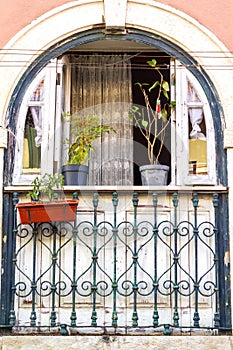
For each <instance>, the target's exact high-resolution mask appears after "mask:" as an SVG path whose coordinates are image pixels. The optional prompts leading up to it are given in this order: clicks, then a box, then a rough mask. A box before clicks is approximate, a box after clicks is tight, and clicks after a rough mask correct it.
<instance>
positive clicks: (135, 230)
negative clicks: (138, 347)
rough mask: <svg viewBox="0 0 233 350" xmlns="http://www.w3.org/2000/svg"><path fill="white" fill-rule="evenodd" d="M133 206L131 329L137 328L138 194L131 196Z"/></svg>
mask: <svg viewBox="0 0 233 350" xmlns="http://www.w3.org/2000/svg"><path fill="white" fill-rule="evenodd" d="M133 206H134V225H133V271H134V280H133V316H132V321H133V322H132V325H133V327H137V326H138V313H137V292H138V284H137V261H138V252H137V234H138V226H137V207H138V194H137V193H134V194H133Z"/></svg>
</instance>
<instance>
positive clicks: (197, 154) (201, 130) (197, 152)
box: [187, 80, 207, 175]
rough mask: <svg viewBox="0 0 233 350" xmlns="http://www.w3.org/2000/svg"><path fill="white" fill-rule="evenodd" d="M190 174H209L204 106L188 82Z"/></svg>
mask: <svg viewBox="0 0 233 350" xmlns="http://www.w3.org/2000/svg"><path fill="white" fill-rule="evenodd" d="M187 91H188V92H187V94H188V96H187V103H188V118H189V174H194V175H203V174H207V147H206V146H207V145H206V125H205V115H204V110H203V104H202V101H201V99H200V97H199V96H198V93H197V91H196V90H195V88H194V86H193V84H192V83H191V82H190V81H189V80H188V90H187Z"/></svg>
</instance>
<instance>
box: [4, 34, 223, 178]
mask: <svg viewBox="0 0 233 350" xmlns="http://www.w3.org/2000/svg"><path fill="white" fill-rule="evenodd" d="M85 34H86V35H85V40H86V41H85V42H89V40H90V41H93V40H94V37H93V36H92V35H91V36H90V37H91V38H90V39H89V38H88V35H87V33H85ZM82 35H83V34H82V33H80V34H79V35H78V38H77V36H76V37H75V39H74V40H73V41H69V42H68V43H67V42H66V43H65V44H64V45H62V44H61V46H60V47H59V49H58V47H57V46H56V50H57V51H56V55H57V53H58V52H61V53H64V52H67V49H70V48H72V47H74V46H75V45H79V44H80V42H82V43H83V40H82ZM95 35H96V37H95V39H96V38H97V37H98V39H99V40H102V39H103V40H104V39H105V36H104V35H103V34H100V33H99V34H97V33H96V31H95ZM124 40H129V41H132V42H135V41H139V42H142V43H145V42H146V43H147V44H149V45H150V46H153V47H154V46H155V45H156V47H157V49H158V48H160V49H161V48H162V49H163V50H165V52H169V54H171V55H172V56H174V57H177V58H179V60H180V61H181V62H182V64H184V65H189V66H191V70H192V73H193V75H194V76H196V79H197V81H199V82H200V85H201V86H202V89H203V91H204V93H205V94H206V96H207V98H208V101H212V102H211V104H210V106H209V107H210V110H211V114H212V117H213V125H214V129H215V131H216V133H215V141H217V142H215V144H216V151H217V152H220V153H221V154H222V156H220V157H216V165H217V166H216V169H217V172H218V173H217V177H218V180H216V181H217V182H218V183H223V184H224V183H225V182H226V174H225V167H224V164H225V154H224V152H223V148H222V133H221V132H220V130H221V120H220V113H221V110H220V109H221V107H220V106H219V104H218V97H217V95H216V91H215V89H214V86H213V84H212V83H211V81H210V80H209V78H208V76H207V75H206V73H205V72H204V71H202V70H201V69H198V70H195V69H193V67H195V65H196V62H195V61H194V60H193V59H192V58H191V57H189V56H188V55H187V54H186V53H182V54H181V50H180V48H178V47H176V46H175V45H174V44H171V43H169V42H167V41H166V40H164V39H162V38H161V37H159V38H158V37H156V36H154V35H150V36H148V33H145V32H143V31H138V30H134V32H133V33H130V34H127V35H126V36H125V37H124ZM54 49H55V48H51V50H50V52H49V56H48V57H47V59H49V58H50V57H51V53H52V52H53V50H54ZM47 59H46V60H45V58H44V56H43V64H44V65H45V64H46V62H47ZM38 64H39V65H40V68H41V64H42V62H40V60H38ZM38 67H39V66H38ZM29 71H30V76H31V75H32V74H33V73H34V74H35V71H36V67H35V65H34V66H33V69H31V68H29ZM25 78H26V77H24V78H23V79H22V82H23V84H22V85H21V84H19V85H18V86H17V88H16V90H15V96H18V97H19V96H22V94H23V91H24V89H23V86H25V84H26V80H25ZM18 101H19V98H16V99H15V103H16V102H18ZM15 103H13V104H10V107H9V116H10V119H11V118H14V116H15V115H16V114H15V112H16V113H17V108H18V107H17V105H16V106H15ZM13 106H14V108H13ZM12 109H13V113H11V111H12ZM10 124H11V122H10ZM8 155H9V159H10V162H9V166H10V167H12V166H13V160H14V156H13V153H12V152H11V151H9V152H8Z"/></svg>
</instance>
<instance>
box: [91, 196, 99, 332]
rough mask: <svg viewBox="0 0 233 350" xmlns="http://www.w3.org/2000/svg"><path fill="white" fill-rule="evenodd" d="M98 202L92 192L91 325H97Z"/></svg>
mask: <svg viewBox="0 0 233 350" xmlns="http://www.w3.org/2000/svg"><path fill="white" fill-rule="evenodd" d="M98 203H99V196H98V193H94V195H93V207H94V225H93V256H92V260H93V282H92V297H93V305H92V315H91V320H92V321H91V325H92V326H97V311H96V292H97V284H96V264H97V259H98V256H97V246H96V244H97V232H98V227H97V207H98Z"/></svg>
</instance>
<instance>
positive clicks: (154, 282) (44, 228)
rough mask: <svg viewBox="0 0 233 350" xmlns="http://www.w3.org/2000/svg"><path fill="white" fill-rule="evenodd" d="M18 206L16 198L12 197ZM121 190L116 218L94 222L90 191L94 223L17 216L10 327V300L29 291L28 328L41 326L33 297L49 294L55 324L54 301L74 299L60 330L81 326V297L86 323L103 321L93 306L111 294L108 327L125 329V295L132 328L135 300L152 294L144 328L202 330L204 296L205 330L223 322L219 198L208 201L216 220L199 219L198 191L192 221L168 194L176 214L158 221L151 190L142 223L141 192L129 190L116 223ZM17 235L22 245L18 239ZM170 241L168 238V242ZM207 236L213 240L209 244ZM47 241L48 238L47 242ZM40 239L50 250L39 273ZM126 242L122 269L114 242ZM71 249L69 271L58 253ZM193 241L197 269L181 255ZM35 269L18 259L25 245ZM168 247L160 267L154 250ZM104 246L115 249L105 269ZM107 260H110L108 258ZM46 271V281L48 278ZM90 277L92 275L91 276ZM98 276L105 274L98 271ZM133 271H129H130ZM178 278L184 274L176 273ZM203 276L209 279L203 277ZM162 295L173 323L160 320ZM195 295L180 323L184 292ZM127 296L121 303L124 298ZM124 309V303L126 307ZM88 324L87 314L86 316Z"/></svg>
mask: <svg viewBox="0 0 233 350" xmlns="http://www.w3.org/2000/svg"><path fill="white" fill-rule="evenodd" d="M14 198H15V204H16V203H17V196H15V197H14ZM118 202H119V198H118V194H117V193H116V192H114V193H113V196H112V205H113V220H112V222H109V221H105V220H102V221H98V205H99V196H98V194H97V193H95V194H94V196H93V221H92V220H90V221H89V220H88V221H79V222H78V221H77V219H76V220H75V222H74V223H71V222H69V223H67V222H60V223H38V224H32V225H27V226H25V225H21V224H17V222H16V211H14V217H15V227H14V230H13V232H14V235H15V243H14V253H13V258H12V266H14V269H15V271H16V274H17V279H15V277H14V276H12V286H11V296H12V297H11V312H10V323H11V325H12V326H13V325H14V324H15V322H16V318H15V309H14V302H15V300H16V298H17V299H19V300H20V299H21V300H22V299H25V298H26V297H30V300H31V316H30V321H29V322H30V326H31V327H36V326H38V322H37V313H38V305H37V302H38V301H36V299H38V297H39V299H40V300H41V303H42V304H43V303H44V301H45V303H48V300H50V305H49V308H50V310H51V313H50V325H48V324H47V325H45V326H51V327H55V326H58V325H59V322H58V319H57V314H56V310H57V308H58V307H59V303H60V302H58V300H65V298H67V297H69V296H70V297H71V317H70V320H69V319H67V320H66V321H65V322H62V327H61V332H62V333H63V332H66V331H67V330H66V326H71V327H78V326H79V319H78V314H77V311H78V303H80V302H82V301H83V302H84V303H85V300H89V298H90V297H91V299H92V302H91V308H92V310H90V311H91V314H90V320H89V327H90V326H91V327H97V326H101V327H104V326H105V325H104V324H101V323H100V322H101V321H98V320H99V317H98V308H99V306H98V305H99V304H98V303H100V302H101V300H102V302H103V303H104V302H105V300H109V299H108V298H109V297H111V300H112V303H111V305H112V307H111V309H112V312H111V326H112V327H115V328H116V329H117V328H118V327H122V324H119V317H118V316H119V315H118V311H119V304H118V300H119V298H124V299H125V300H126V301H127V302H128V301H131V304H132V319H131V323H129V324H127V325H124V327H126V328H127V327H133V328H137V327H140V326H141V323H140V321H141V319H140V313H139V298H145V299H147V298H148V297H150V296H151V297H152V300H153V302H152V304H153V310H151V318H150V319H148V324H147V325H146V326H145V327H154V328H155V329H156V328H159V327H163V328H164V334H171V331H172V329H173V328H185V327H189V328H201V326H200V322H201V321H202V320H201V317H200V313H199V299H200V297H202V298H203V297H204V298H206V299H207V300H208V299H211V300H212V299H214V301H215V303H214V310H213V315H212V321H213V323H210V324H209V325H208V327H209V328H210V329H212V328H215V329H219V328H221V326H222V324H221V317H220V315H221V312H220V303H219V280H220V279H221V278H220V276H219V248H220V247H219V245H218V240H219V228H218V223H219V214H218V211H219V198H218V196H217V195H214V197H213V207H214V214H215V219H214V222H207V221H204V222H200V219H199V217H198V206H199V198H198V195H197V194H196V193H195V194H194V195H193V198H192V202H193V213H194V214H193V221H192V222H191V221H179V220H178V210H179V198H178V195H177V193H175V194H174V195H173V198H172V203H173V218H172V220H171V221H169V220H163V221H158V206H159V204H158V203H159V201H158V195H157V194H153V196H152V207H153V215H152V221H153V222H151V221H148V220H143V221H139V220H138V219H139V214H138V205H139V196H138V194H137V193H134V194H133V198H132V207H133V220H132V222H131V221H121V222H119V223H118V213H117V208H118ZM17 241H20V246H17V244H16V242H17ZM168 241H170V243H169V244H168ZM210 241H212V243H213V244H211V245H210V243H209V242H210ZM49 242H50V243H49ZM38 244H40V245H41V247H42V248H43V249H45V251H46V252H47V253H48V254H49V256H50V261H49V262H48V265H47V266H46V268H44V270H43V271H40V270H38V268H37V266H38V265H40V262H38V261H37V251H38ZM120 245H123V246H124V248H125V250H126V251H127V252H128V257H130V256H131V262H130V261H129V262H128V264H127V266H125V270H122V268H121V269H120V270H119V268H118V267H119V266H118V258H119V251H118V249H119V248H118V247H119V246H120ZM69 246H70V247H71V250H72V252H73V259H72V260H71V259H69V261H68V262H67V264H69V265H70V262H72V266H71V270H70V271H72V272H71V274H68V273H67V270H66V265H65V264H64V262H62V253H63V252H64V250H66V249H68V247H69ZM82 246H83V247H85V248H86V249H87V251H88V252H89V253H90V254H89V256H90V261H89V263H88V264H87V267H86V268H84V269H83V270H82V269H81V268H80V266H79V264H78V255H79V254H80V249H82ZM191 246H192V247H193V248H192V249H193V259H194V268H193V270H192V269H191V270H190V271H189V270H187V269H186V267H185V265H183V264H182V254H183V253H184V252H185V250H186V249H191V248H189V247H191ZM200 246H203V247H204V248H205V249H206V250H207V251H208V254H209V255H210V257H211V262H210V265H209V267H208V269H207V270H206V271H202V274H200V268H199V267H200V264H201V259H200V254H201V252H200ZM30 247H32V249H33V251H32V253H31V258H32V261H31V264H32V271H31V274H28V272H27V271H26V270H24V269H23V267H22V265H20V259H21V255H22V253H23V251H24V250H27V249H30ZM147 247H148V248H149V250H150V251H151V264H152V266H153V270H150V271H149V270H147V269H146V267H145V266H144V265H143V259H142V256H143V255H142V252H143V250H144V249H145V248H147ZM161 247H165V248H166V251H167V252H168V253H169V254H170V257H171V259H170V265H166V266H162V268H161V265H160V259H159V258H158V257H159V249H161ZM104 249H111V250H112V255H111V256H112V258H111V263H112V266H113V267H112V269H110V270H109V269H106V270H105V269H104V266H105V265H104V261H103V260H102V259H103V257H102V254H103V252H104ZM105 263H107V264H110V262H108V261H106V262H105ZM210 271H211V272H212V276H213V277H212V279H208V278H209V277H208V276H209V275H208V274H209V272H210ZM48 276H51V279H48V278H47V277H48ZM88 276H89V277H88ZM101 276H102V277H101ZM130 276H131V277H130ZM181 276H182V277H181ZM206 276H207V277H208V278H207V277H206ZM159 296H163V297H164V298H167V299H168V300H171V299H172V300H173V303H172V304H173V317H172V319H173V322H172V323H171V324H169V323H168V322H166V321H165V320H163V319H162V318H161V307H160V308H158V298H159ZM192 296H194V301H195V302H194V310H193V324H180V312H181V304H180V300H181V297H182V298H183V299H185V298H187V303H188V301H189V299H190V298H191V297H192ZM127 302H126V304H127ZM126 308H127V307H126ZM87 323H88V320H87Z"/></svg>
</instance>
